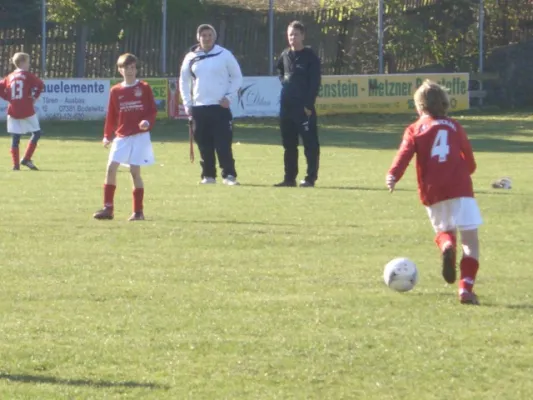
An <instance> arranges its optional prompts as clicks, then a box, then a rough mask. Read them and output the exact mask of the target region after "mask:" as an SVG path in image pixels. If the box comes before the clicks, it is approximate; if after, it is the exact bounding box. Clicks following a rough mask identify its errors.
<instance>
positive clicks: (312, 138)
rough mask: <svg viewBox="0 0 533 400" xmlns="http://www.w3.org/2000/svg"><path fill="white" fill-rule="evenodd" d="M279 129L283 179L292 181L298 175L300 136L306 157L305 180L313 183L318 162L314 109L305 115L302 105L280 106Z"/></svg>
mask: <svg viewBox="0 0 533 400" xmlns="http://www.w3.org/2000/svg"><path fill="white" fill-rule="evenodd" d="M280 129H281V140H282V143H283V148H284V149H285V154H284V162H285V181H294V180H296V177H297V176H298V144H299V137H300V136H301V138H302V142H303V145H304V154H305V158H306V159H307V176H306V177H305V180H306V181H307V182H310V183H315V181H316V180H317V179H318V166H319V162H320V144H319V142H318V129H317V121H316V111H315V110H312V114H311V115H310V116H307V114H306V113H305V111H304V108H303V106H302V107H292V108H291V107H283V106H282V107H281V110H280Z"/></svg>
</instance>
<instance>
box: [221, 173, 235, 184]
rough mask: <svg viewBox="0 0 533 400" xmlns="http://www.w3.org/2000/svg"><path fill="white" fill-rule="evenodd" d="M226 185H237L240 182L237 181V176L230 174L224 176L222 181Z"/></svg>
mask: <svg viewBox="0 0 533 400" xmlns="http://www.w3.org/2000/svg"><path fill="white" fill-rule="evenodd" d="M222 183H223V184H224V185H228V186H237V185H239V182H237V178H235V177H234V176H233V175H228V176H226V177H225V178H224V180H223V181H222Z"/></svg>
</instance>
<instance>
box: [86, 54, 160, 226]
mask: <svg viewBox="0 0 533 400" xmlns="http://www.w3.org/2000/svg"><path fill="white" fill-rule="evenodd" d="M117 67H118V71H119V72H120V75H122V76H123V77H124V81H123V82H122V83H119V84H118V85H115V86H113V87H112V88H111V93H110V94H109V106H108V109H107V116H106V120H105V127H104V139H103V144H104V146H105V147H108V146H109V145H110V144H111V151H110V152H109V161H108V164H107V172H106V178H105V183H104V207H103V208H102V209H101V210H99V211H97V212H96V213H95V214H94V215H93V217H94V218H95V219H113V217H114V197H115V189H116V187H117V186H116V185H117V171H118V167H119V166H120V164H122V165H126V166H129V168H130V173H131V177H132V178H133V214H132V215H131V217H130V218H129V220H130V221H140V220H144V213H143V199H144V183H143V180H142V178H141V166H147V165H152V164H153V163H154V162H155V159H154V152H153V149H152V141H151V140H150V129H152V127H153V126H154V123H155V117H156V114H157V108H156V105H155V100H154V95H153V92H152V88H151V87H150V85H148V84H147V83H146V82H143V81H140V80H138V79H136V76H137V58H136V57H135V56H134V55H133V54H129V53H126V54H123V55H121V56H120V57H119V58H118V61H117ZM113 133H114V134H115V136H116V137H115V138H114V139H113Z"/></svg>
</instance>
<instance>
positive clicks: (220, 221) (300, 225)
mask: <svg viewBox="0 0 533 400" xmlns="http://www.w3.org/2000/svg"><path fill="white" fill-rule="evenodd" d="M309 220H311V218H309ZM309 220H305V221H303V222H302V223H301V224H291V223H283V224H282V223H278V222H261V221H228V220H225V221H223V220H218V221H217V220H180V222H185V223H187V224H208V225H211V224H222V225H249V226H254V225H258V226H277V227H291V228H309V227H315V228H327V227H336V228H338V227H343V228H360V226H359V225H349V224H342V225H336V224H313V223H309ZM286 233H288V234H290V233H293V232H286Z"/></svg>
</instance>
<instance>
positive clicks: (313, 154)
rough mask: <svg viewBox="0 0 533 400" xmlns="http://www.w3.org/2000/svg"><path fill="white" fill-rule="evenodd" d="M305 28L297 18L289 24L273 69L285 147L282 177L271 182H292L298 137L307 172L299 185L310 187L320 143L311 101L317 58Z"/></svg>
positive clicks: (317, 76)
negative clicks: (306, 41)
mask: <svg viewBox="0 0 533 400" xmlns="http://www.w3.org/2000/svg"><path fill="white" fill-rule="evenodd" d="M304 37H305V28H304V26H303V24H302V23H301V22H299V21H294V22H291V23H290V24H289V27H288V29H287V38H288V41H289V46H290V47H289V48H288V49H286V50H284V51H283V53H281V55H280V57H279V60H278V64H277V69H278V71H279V77H280V80H281V83H282V89H281V99H280V129H281V138H282V142H283V147H284V149H285V156H284V161H285V178H284V179H283V181H282V182H280V183H278V184H277V185H275V186H278V187H283V186H285V187H293V186H296V177H297V176H298V141H299V136H301V137H302V141H303V145H304V153H305V158H306V159H307V175H306V177H305V179H304V180H302V181H301V182H300V186H301V187H313V186H315V182H316V180H317V178H318V164H319V158H320V145H319V143H318V131H317V122H316V110H315V101H316V97H317V96H318V90H319V88H320V79H321V73H320V59H319V58H318V56H317V55H316V54H315V52H314V51H313V50H312V49H311V48H310V47H304V44H303V40H304Z"/></svg>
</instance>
